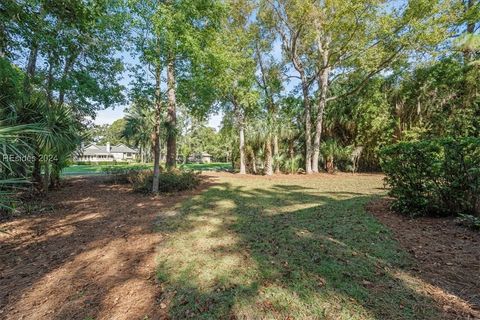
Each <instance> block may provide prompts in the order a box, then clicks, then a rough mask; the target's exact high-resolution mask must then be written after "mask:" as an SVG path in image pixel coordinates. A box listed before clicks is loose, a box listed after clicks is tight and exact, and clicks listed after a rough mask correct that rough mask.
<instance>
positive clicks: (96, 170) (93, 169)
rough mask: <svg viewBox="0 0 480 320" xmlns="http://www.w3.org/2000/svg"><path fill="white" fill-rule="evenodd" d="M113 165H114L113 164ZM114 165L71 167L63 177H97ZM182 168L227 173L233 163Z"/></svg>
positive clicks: (146, 165) (134, 165)
mask: <svg viewBox="0 0 480 320" xmlns="http://www.w3.org/2000/svg"><path fill="white" fill-rule="evenodd" d="M112 165H113V164H112ZM112 165H71V166H69V167H67V168H65V169H64V170H63V171H62V175H64V176H83V175H96V174H103V173H104V171H103V170H104V168H107V167H111V166H112ZM152 166H153V164H138V163H132V164H116V165H115V167H118V168H120V167H126V168H128V167H136V168H137V167H138V168H140V169H142V168H145V169H150V168H152ZM179 167H180V168H183V167H184V168H186V169H191V170H198V171H225V170H230V169H231V168H232V165H231V163H223V162H218V163H187V164H185V165H179Z"/></svg>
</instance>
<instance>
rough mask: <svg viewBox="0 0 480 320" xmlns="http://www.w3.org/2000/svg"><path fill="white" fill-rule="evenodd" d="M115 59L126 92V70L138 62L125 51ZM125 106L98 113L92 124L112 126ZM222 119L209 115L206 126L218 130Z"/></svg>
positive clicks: (120, 115)
mask: <svg viewBox="0 0 480 320" xmlns="http://www.w3.org/2000/svg"><path fill="white" fill-rule="evenodd" d="M117 57H119V58H121V59H122V60H123V62H124V63H125V71H124V72H123V74H122V77H121V80H120V84H122V85H123V86H125V87H126V88H127V89H126V90H128V88H129V84H130V82H131V80H132V78H131V77H130V72H129V70H128V69H129V67H131V66H133V65H138V64H140V62H139V61H138V59H136V58H135V57H132V55H131V54H130V53H129V52H127V51H124V52H121V53H119V54H117ZM145 75H146V76H148V73H147V72H146V73H145ZM126 94H127V92H125V95H126ZM127 106H128V102H127V103H126V104H124V105H119V106H116V107H114V108H108V109H105V110H101V111H98V112H97V116H96V117H95V120H94V123H95V124H112V123H113V122H114V121H115V120H118V119H121V118H123V117H124V116H125V108H127ZM222 117H223V115H222V114H221V113H220V114H214V115H210V117H209V119H208V125H209V126H210V127H213V128H215V129H217V130H218V129H219V128H220V125H221V122H222Z"/></svg>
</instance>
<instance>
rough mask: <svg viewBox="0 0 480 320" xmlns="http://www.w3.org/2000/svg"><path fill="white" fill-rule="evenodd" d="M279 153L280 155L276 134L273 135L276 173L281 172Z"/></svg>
mask: <svg viewBox="0 0 480 320" xmlns="http://www.w3.org/2000/svg"><path fill="white" fill-rule="evenodd" d="M278 155H279V149H278V136H277V135H274V136H273V156H274V158H275V160H274V163H273V164H274V172H275V174H279V173H280V163H279V160H278Z"/></svg>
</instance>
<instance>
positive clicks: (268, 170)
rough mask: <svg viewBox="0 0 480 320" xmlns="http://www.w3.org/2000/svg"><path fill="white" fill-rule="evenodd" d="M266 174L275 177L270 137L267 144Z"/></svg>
mask: <svg viewBox="0 0 480 320" xmlns="http://www.w3.org/2000/svg"><path fill="white" fill-rule="evenodd" d="M265 174H266V175H267V176H271V175H273V157H272V139H271V137H270V136H269V137H268V138H267V141H266V143H265Z"/></svg>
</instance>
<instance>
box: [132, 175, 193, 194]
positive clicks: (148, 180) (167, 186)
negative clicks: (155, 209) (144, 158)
mask: <svg viewBox="0 0 480 320" xmlns="http://www.w3.org/2000/svg"><path fill="white" fill-rule="evenodd" d="M128 180H129V182H130V183H131V184H132V188H133V190H135V191H138V192H144V193H148V192H150V191H151V189H152V184H153V171H152V170H142V171H136V172H131V173H130V174H129V175H128ZM199 184H200V177H199V174H198V173H196V172H193V171H169V172H161V173H160V179H159V186H158V191H159V192H178V191H184V190H192V189H194V188H196V187H197V186H198V185H199Z"/></svg>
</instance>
